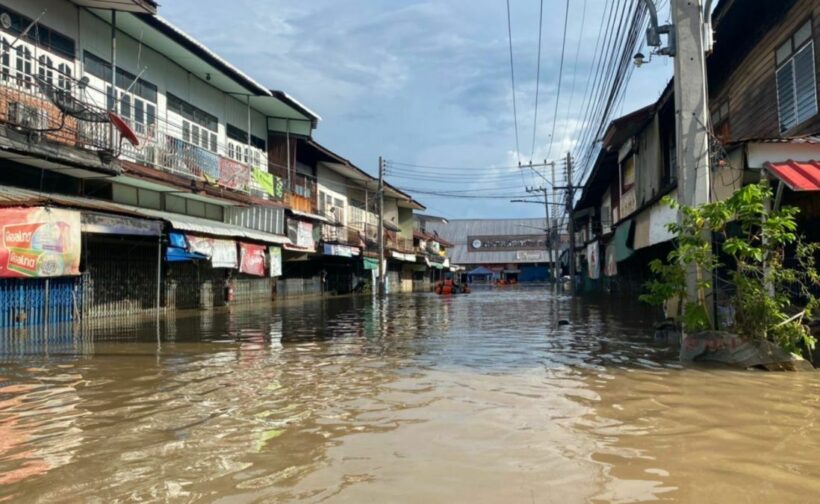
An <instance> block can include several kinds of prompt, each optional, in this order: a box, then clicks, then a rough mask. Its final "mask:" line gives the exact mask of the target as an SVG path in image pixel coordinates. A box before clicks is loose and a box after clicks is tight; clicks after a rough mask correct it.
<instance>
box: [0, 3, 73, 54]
mask: <svg viewBox="0 0 820 504" xmlns="http://www.w3.org/2000/svg"><path fill="white" fill-rule="evenodd" d="M6 3H8V2H6ZM3 12H4V13H6V14H8V15H9V18H10V19H11V28H9V30H8V31H9V33H11V34H12V38H14V37H17V36H20V40H25V41H27V42H30V43H32V44H37V46H39V47H42V48H44V49H46V50H48V51H51V52H52V53H54V54H57V55H59V56H61V57H64V58H66V59H69V60H73V59H74V57H75V48H74V40H73V39H71V38H69V37H66V36H65V35H63V34H61V33H59V32H56V31H54V30H52V29H51V28H49V27H48V26H45V25H43V24H42V23H37V27H36V29H29V30H28V32H26V34H25V36H23V32H24V31H25V30H26V28H28V27H29V26H30V25H31V24H32V21H33V19H31V18H30V17H27V16H23V15H22V14H18V13H17V12H15V11H13V10H11V9H9V8H8V7H5V6H4V7H3Z"/></svg>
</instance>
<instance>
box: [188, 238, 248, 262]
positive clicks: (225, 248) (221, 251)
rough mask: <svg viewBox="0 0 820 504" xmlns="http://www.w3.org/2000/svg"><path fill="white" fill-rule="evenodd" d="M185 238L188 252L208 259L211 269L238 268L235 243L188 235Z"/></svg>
mask: <svg viewBox="0 0 820 504" xmlns="http://www.w3.org/2000/svg"><path fill="white" fill-rule="evenodd" d="M185 236H186V238H188V246H189V250H190V251H191V252H195V253H197V254H202V255H204V256H206V257H209V258H210V259H211V266H212V267H214V268H234V269H235V268H237V267H238V266H239V260H238V257H237V254H236V242H235V241H233V240H221V239H219V238H210V237H206V236H196V235H190V234H186V235H185Z"/></svg>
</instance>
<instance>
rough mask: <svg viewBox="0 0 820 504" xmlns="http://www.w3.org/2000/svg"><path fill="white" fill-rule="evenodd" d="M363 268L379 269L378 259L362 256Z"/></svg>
mask: <svg viewBox="0 0 820 504" xmlns="http://www.w3.org/2000/svg"><path fill="white" fill-rule="evenodd" d="M364 269H365V270H375V269H379V261H378V260H377V259H373V258H370V257H365V258H364Z"/></svg>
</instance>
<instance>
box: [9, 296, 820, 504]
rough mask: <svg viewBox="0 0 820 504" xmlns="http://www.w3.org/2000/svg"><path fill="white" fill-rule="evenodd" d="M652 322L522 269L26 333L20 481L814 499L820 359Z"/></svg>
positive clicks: (381, 495)
mask: <svg viewBox="0 0 820 504" xmlns="http://www.w3.org/2000/svg"><path fill="white" fill-rule="evenodd" d="M561 319H567V320H569V321H570V322H571V323H570V324H569V325H559V324H558V320H561ZM650 321H651V318H650V317H649V315H648V314H647V313H645V312H642V311H640V310H635V309H634V307H630V306H629V305H624V304H619V303H618V300H613V299H609V298H603V299H572V298H569V297H566V296H561V295H551V294H549V293H547V292H544V291H543V290H535V289H531V290H527V289H518V290H510V291H501V292H499V291H484V292H480V291H479V292H474V293H473V294H471V295H469V296H460V297H459V296H456V297H451V298H439V297H436V296H434V295H407V296H393V297H390V298H388V299H386V300H383V301H375V302H374V301H372V300H371V299H367V298H345V299H337V300H333V301H315V302H309V303H292V304H287V305H283V306H279V307H275V308H271V309H268V308H260V307H256V308H251V309H233V310H230V311H224V312H213V313H207V314H195V313H191V314H181V315H180V316H179V317H176V318H173V319H168V320H162V321H160V325H159V328H157V326H156V322H155V321H153V320H146V321H142V322H137V323H132V324H111V325H109V326H108V327H103V328H84V330H78V328H64V330H62V331H52V332H51V333H50V334H49V335H48V337H42V336H40V335H16V336H15V338H13V339H7V340H4V341H3V343H2V346H0V351H2V357H1V358H2V361H0V500H2V499H6V500H9V501H12V500H13V501H15V502H20V501H22V502H25V501H32V502H52V501H67V502H73V501H86V500H95V499H96V500H97V501H102V502H107V501H110V500H113V499H121V500H146V501H155V500H181V501H207V502H210V501H218V500H219V499H223V500H224V501H229V502H256V501H264V502H293V501H304V502H328V501H330V502H464V501H470V502H478V503H482V502H487V503H495V502H638V501H651V500H663V499H671V500H681V501H695V502H747V501H753V500H758V498H757V496H758V495H760V496H765V497H769V500H772V501H776V502H788V501H793V502H801V501H806V500H807V499H808V500H812V499H811V498H809V497H810V496H813V495H815V494H816V493H817V491H818V490H820V488H818V486H819V484H818V483H817V482H818V481H820V478H818V474H817V472H818V470H817V469H816V468H817V467H818V462H820V460H818V459H820V456H818V453H820V452H819V451H818V448H819V447H818V446H817V445H818V443H820V441H818V440H820V436H818V434H820V432H818V428H817V427H816V426H815V422H814V419H815V415H816V411H817V404H818V401H820V394H819V393H818V392H820V381H818V380H817V378H815V376H814V375H801V376H797V377H795V376H794V375H772V374H756V373H737V372H730V371H726V370H718V369H682V368H681V367H680V366H679V365H678V364H677V363H676V362H675V359H674V353H673V352H670V351H669V350H668V349H665V348H661V347H657V346H655V345H653V342H652V339H651V334H650V333H649V331H647V329H646V328H647V327H649V326H650ZM79 329H83V328H79ZM157 331H159V333H158V332H157ZM157 334H159V339H157ZM763 454H765V456H766V459H765V460H764V459H763V458H762V455H763Z"/></svg>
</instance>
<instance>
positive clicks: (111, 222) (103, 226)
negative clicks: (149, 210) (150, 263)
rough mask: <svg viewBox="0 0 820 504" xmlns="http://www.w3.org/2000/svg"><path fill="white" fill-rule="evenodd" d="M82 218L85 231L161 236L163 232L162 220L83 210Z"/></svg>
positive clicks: (83, 230) (82, 228)
mask: <svg viewBox="0 0 820 504" xmlns="http://www.w3.org/2000/svg"><path fill="white" fill-rule="evenodd" d="M81 219H82V225H81V230H82V232H83V233H94V234H118V235H131V236H159V235H161V234H162V222H160V221H152V220H146V219H136V218H134V217H125V216H122V215H111V214H101V213H94V212H83V213H82V216H81Z"/></svg>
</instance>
